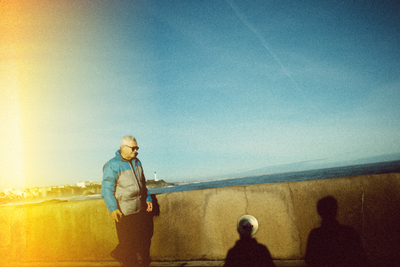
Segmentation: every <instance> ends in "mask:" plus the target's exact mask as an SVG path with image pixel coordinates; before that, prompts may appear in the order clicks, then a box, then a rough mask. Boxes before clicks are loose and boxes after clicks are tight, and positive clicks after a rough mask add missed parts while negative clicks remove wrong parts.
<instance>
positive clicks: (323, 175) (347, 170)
mask: <svg viewBox="0 0 400 267" xmlns="http://www.w3.org/2000/svg"><path fill="white" fill-rule="evenodd" d="M397 172H400V161H389V162H379V163H370V164H360V165H351V166H343V167H335V168H325V169H314V170H307V171H297V172H286V173H275V174H265V175H257V176H249V177H242V178H232V179H220V180H211V181H202V182H192V183H190V182H188V183H184V184H177V185H176V186H169V187H162V188H150V189H149V191H150V193H151V194H162V193H171V192H180V191H191V190H200V189H207V188H216V187H226V186H237V185H254V184H271V183H286V182H297V181H308V180H321V179H329V178H335V177H347V176H358V175H371V174H384V173H397Z"/></svg>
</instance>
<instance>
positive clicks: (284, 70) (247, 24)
mask: <svg viewBox="0 0 400 267" xmlns="http://www.w3.org/2000/svg"><path fill="white" fill-rule="evenodd" d="M226 2H228V4H229V6H230V7H231V8H232V10H233V11H235V13H236V15H237V16H238V17H239V19H240V20H241V21H242V22H243V23H244V24H245V25H246V26H247V28H249V29H250V30H251V31H252V32H253V33H254V35H255V36H256V37H257V38H258V39H259V40H260V42H261V44H262V45H263V46H264V47H265V49H267V50H268V52H269V53H270V54H271V56H272V57H273V58H274V59H275V61H276V62H277V63H278V65H279V66H280V67H281V69H282V71H283V72H284V73H285V74H286V76H287V77H288V78H289V79H290V81H291V82H292V83H293V85H294V87H295V88H296V90H297V91H298V92H299V93H300V95H301V96H302V97H303V98H304V100H305V101H306V102H307V103H308V104H309V105H310V106H311V107H313V109H315V110H316V111H317V112H318V113H320V114H322V113H321V112H320V111H319V110H318V109H317V107H316V106H315V105H314V104H313V103H312V102H311V101H310V100H309V99H308V98H307V97H306V95H305V94H304V92H303V91H302V90H301V89H300V87H299V86H298V85H297V83H296V82H295V81H294V80H293V78H292V76H290V74H289V72H288V71H287V70H286V68H285V67H284V66H283V64H282V63H281V61H280V60H279V58H278V57H277V56H276V55H275V54H274V53H273V52H272V50H271V49H270V48H269V46H268V43H267V41H265V39H264V38H263V37H262V36H261V34H260V33H259V32H258V31H257V29H256V28H254V27H253V25H251V24H250V23H249V22H248V21H247V20H246V19H245V17H244V16H243V15H242V14H241V13H240V12H239V10H238V8H237V7H236V6H235V5H234V4H232V3H231V1H229V0H226Z"/></svg>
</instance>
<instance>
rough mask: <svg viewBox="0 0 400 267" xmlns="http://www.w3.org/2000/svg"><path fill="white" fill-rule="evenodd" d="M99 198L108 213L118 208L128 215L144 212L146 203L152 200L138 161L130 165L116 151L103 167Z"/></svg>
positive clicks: (135, 160)
mask: <svg viewBox="0 0 400 267" xmlns="http://www.w3.org/2000/svg"><path fill="white" fill-rule="evenodd" d="M101 196H102V197H103V199H104V201H105V203H106V205H107V208H108V210H109V211H110V212H112V211H115V210H117V209H118V208H119V209H120V210H121V212H122V213H123V214H124V215H129V214H133V213H137V212H139V211H142V210H146V207H147V204H146V201H152V200H151V196H150V194H149V192H148V190H147V187H146V179H145V177H144V173H143V168H142V164H141V162H140V160H139V159H137V158H136V159H134V160H133V161H132V165H131V164H130V162H129V161H128V160H126V159H124V158H123V157H122V156H121V154H120V150H118V151H117V152H116V153H115V157H114V158H112V159H111V160H109V161H108V162H107V163H106V164H105V165H104V167H103V182H102V185H101Z"/></svg>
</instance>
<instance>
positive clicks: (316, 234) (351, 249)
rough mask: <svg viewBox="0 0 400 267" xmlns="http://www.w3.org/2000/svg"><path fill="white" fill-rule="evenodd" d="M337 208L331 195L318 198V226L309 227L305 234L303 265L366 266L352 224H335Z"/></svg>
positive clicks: (365, 259)
mask: <svg viewBox="0 0 400 267" xmlns="http://www.w3.org/2000/svg"><path fill="white" fill-rule="evenodd" d="M337 210H338V204H337V200H336V199H335V198H334V197H332V196H327V197H324V198H322V199H320V200H319V201H318V203H317V211H318V214H319V215H320V216H321V219H322V221H321V227H318V228H315V229H313V230H311V232H310V234H309V236H308V241H307V249H306V255H305V261H306V263H307V266H309V267H315V266H318V267H324V266H343V267H346V266H349V267H350V266H354V267H356V266H360V267H361V266H362V267H365V266H370V264H369V263H368V259H367V255H366V253H365V251H364V248H363V247H362V245H361V239H360V236H359V235H358V233H357V231H356V230H355V229H353V228H352V227H350V226H347V225H341V224H339V222H338V221H337V220H336V215H337Z"/></svg>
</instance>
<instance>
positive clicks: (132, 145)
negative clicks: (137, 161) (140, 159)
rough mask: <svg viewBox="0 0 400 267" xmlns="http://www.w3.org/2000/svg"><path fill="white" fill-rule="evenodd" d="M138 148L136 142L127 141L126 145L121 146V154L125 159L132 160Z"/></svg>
mask: <svg viewBox="0 0 400 267" xmlns="http://www.w3.org/2000/svg"><path fill="white" fill-rule="evenodd" d="M138 149H139V147H138V145H137V142H135V141H129V142H128V144H127V145H123V146H122V147H121V156H122V157H123V158H124V159H126V160H132V159H134V158H136V156H137V155H138V154H139V153H138Z"/></svg>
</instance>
